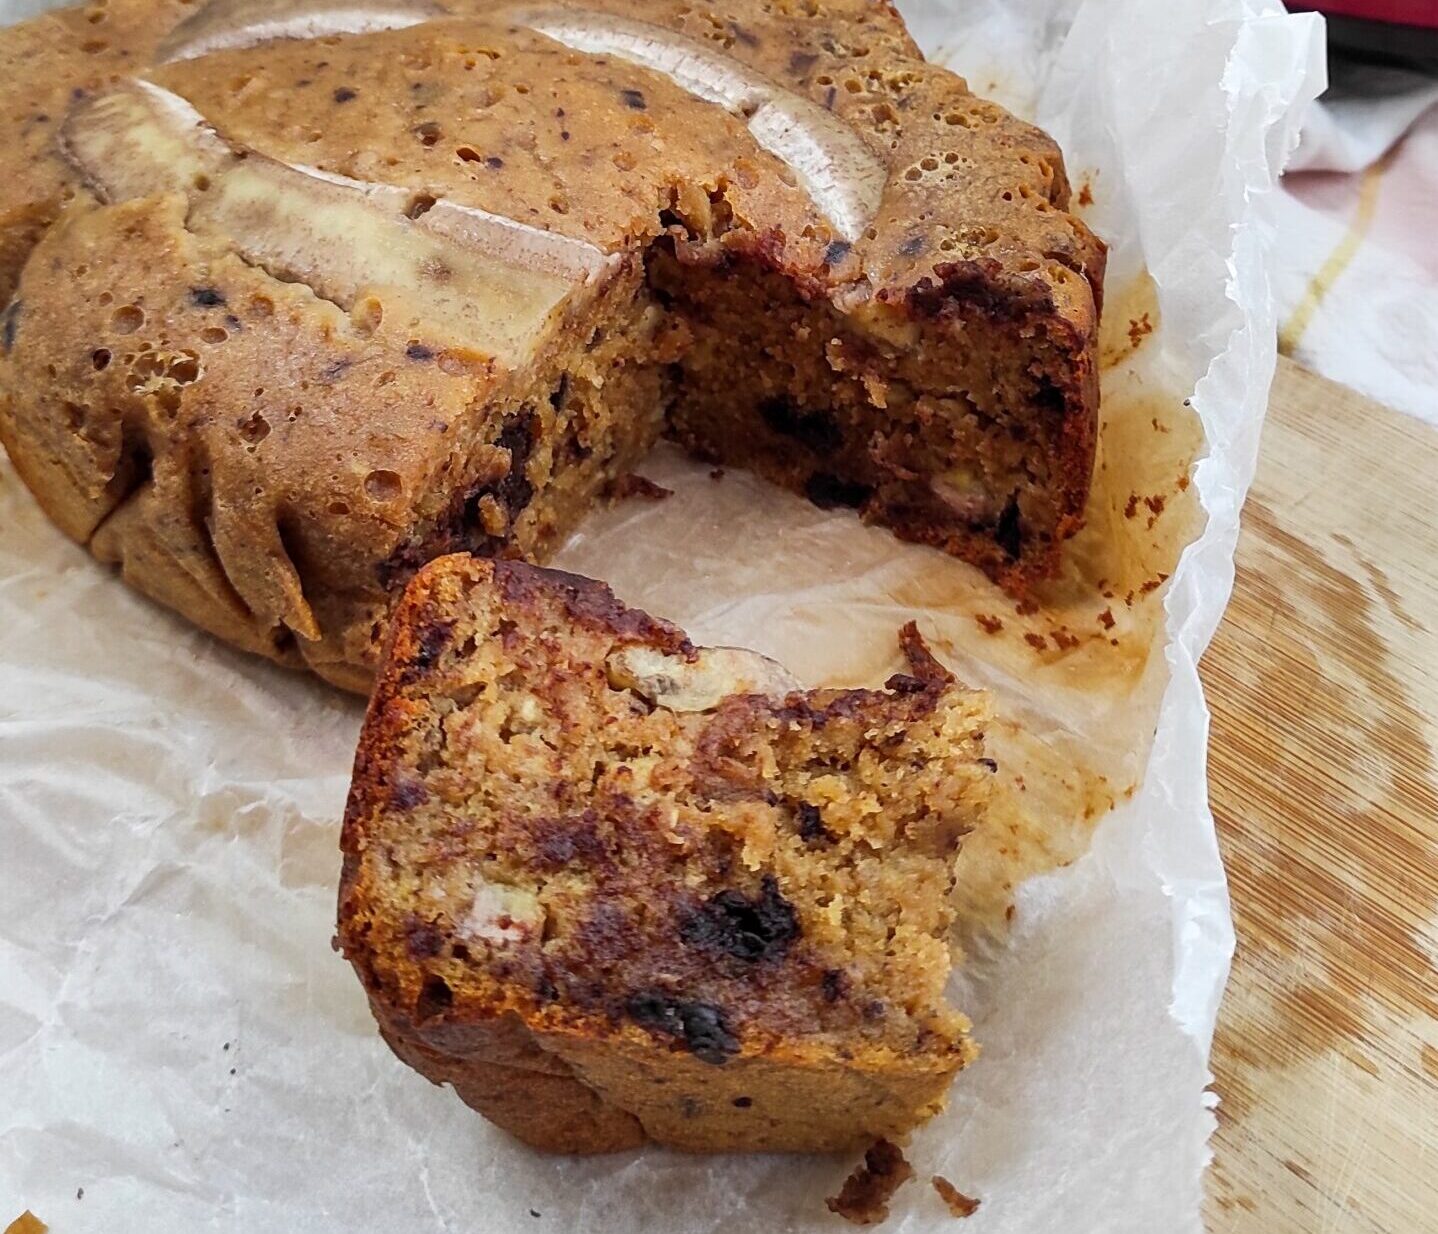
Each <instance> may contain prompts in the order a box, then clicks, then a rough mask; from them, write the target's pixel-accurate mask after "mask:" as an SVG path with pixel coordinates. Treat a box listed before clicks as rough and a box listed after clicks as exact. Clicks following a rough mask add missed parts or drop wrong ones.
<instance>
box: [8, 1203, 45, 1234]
mask: <svg viewBox="0 0 1438 1234" xmlns="http://www.w3.org/2000/svg"><path fill="white" fill-rule="evenodd" d="M49 1228H50V1227H49V1226H48V1225H46V1224H45V1223H44V1222H43V1221H41V1220H40V1218H39V1217H37V1216H36V1215H35V1214H34V1213H32V1212H31V1211H30V1210H29V1209H28V1208H27V1209H26V1210H25V1211H24V1212H23V1213H21V1214H20V1215H19V1216H18V1217H16V1218H15V1220H14V1221H12V1222H11V1223H10V1224H9V1225H7V1226H6V1227H5V1234H45V1231H46V1230H48V1229H49Z"/></svg>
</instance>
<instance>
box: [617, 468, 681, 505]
mask: <svg viewBox="0 0 1438 1234" xmlns="http://www.w3.org/2000/svg"><path fill="white" fill-rule="evenodd" d="M609 495H610V497H612V498H613V499H614V500H615V501H623V500H624V499H625V498H626V497H643V498H644V500H645V501H663V500H664V499H665V498H666V497H673V496H674V490H673V489H672V488H665V487H664V486H663V485H662V484H655V483H654V481H653V480H650V479H648V478H647V477H646V476H641V475H639V474H638V473H637V472H633V471H629V472H626V473H625V474H624V475H622V476H617V477H615V479H614V481H613V482H612V483H611V484H610V486H609Z"/></svg>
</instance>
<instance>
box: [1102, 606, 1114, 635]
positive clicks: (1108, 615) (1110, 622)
mask: <svg viewBox="0 0 1438 1234" xmlns="http://www.w3.org/2000/svg"><path fill="white" fill-rule="evenodd" d="M1098 623H1099V625H1101V626H1102V627H1103V628H1104V629H1105V630H1112V629H1113V627H1114V616H1113V607H1112V606H1110V607H1108V608H1106V609H1104V611H1103V612H1101V613H1100V614H1099V615H1098Z"/></svg>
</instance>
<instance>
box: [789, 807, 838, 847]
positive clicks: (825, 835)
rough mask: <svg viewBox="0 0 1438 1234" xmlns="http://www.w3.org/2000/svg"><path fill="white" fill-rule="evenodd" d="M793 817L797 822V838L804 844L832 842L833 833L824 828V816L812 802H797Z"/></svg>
mask: <svg viewBox="0 0 1438 1234" xmlns="http://www.w3.org/2000/svg"><path fill="white" fill-rule="evenodd" d="M794 817H795V818H796V819H798V820H799V838H800V839H801V840H803V841H804V842H805V843H806V844H815V843H818V842H820V841H825V842H832V841H833V839H834V836H833V833H832V832H830V830H829V829H828V828H827V827H825V826H824V816H823V815H822V814H820V813H819V807H818V806H816V805H814V803H813V802H810V801H801V802H799V804H798V805H797V806H795V807H794Z"/></svg>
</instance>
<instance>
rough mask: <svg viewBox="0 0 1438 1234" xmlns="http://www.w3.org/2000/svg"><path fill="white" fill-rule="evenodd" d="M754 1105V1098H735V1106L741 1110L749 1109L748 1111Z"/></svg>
mask: <svg viewBox="0 0 1438 1234" xmlns="http://www.w3.org/2000/svg"><path fill="white" fill-rule="evenodd" d="M753 1104H754V1098H753V1097H735V1098H734V1105H735V1106H736V1107H738V1108H739V1109H741V1110H747V1109H748V1108H749V1107H750V1106H751V1105H753Z"/></svg>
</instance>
